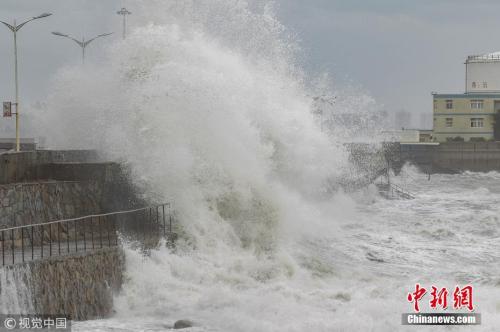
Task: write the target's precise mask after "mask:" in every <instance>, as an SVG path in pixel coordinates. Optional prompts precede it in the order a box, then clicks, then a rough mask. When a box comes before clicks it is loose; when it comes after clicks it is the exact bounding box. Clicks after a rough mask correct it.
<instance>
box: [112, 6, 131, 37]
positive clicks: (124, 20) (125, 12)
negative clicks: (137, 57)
mask: <svg viewBox="0 0 500 332" xmlns="http://www.w3.org/2000/svg"><path fill="white" fill-rule="evenodd" d="M116 13H117V14H118V15H122V16H123V39H125V36H126V33H127V15H130V14H132V13H131V12H129V11H128V10H127V8H125V7H123V8H122V9H120V10H119V11H117V12H116Z"/></svg>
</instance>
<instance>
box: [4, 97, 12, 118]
mask: <svg viewBox="0 0 500 332" xmlns="http://www.w3.org/2000/svg"><path fill="white" fill-rule="evenodd" d="M3 116H4V118H7V117H11V116H12V103H11V102H10V101H4V102H3Z"/></svg>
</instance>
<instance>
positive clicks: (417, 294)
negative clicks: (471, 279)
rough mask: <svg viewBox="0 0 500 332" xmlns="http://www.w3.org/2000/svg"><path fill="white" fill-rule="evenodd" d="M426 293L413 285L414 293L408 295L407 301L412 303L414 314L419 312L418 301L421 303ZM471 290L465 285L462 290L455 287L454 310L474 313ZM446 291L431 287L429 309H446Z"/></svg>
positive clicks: (418, 285)
mask: <svg viewBox="0 0 500 332" xmlns="http://www.w3.org/2000/svg"><path fill="white" fill-rule="evenodd" d="M426 293H427V289H425V288H424V287H422V286H420V284H416V285H415V291H414V292H411V293H408V295H407V300H408V302H410V303H413V309H414V310H415V312H420V306H419V301H421V300H422V299H423V298H424V296H425V295H426ZM472 293H473V288H472V286H470V285H467V286H465V287H463V288H460V287H459V286H456V287H455V290H454V292H453V308H454V309H455V310H460V309H462V308H467V309H468V310H469V311H474V304H473V299H472ZM448 294H449V292H448V289H447V288H446V287H443V288H438V287H436V286H434V285H433V286H431V292H430V296H431V299H430V300H429V306H430V307H431V309H438V308H441V309H443V310H446V309H447V308H448Z"/></svg>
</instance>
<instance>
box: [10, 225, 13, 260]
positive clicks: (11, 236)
mask: <svg viewBox="0 0 500 332" xmlns="http://www.w3.org/2000/svg"><path fill="white" fill-rule="evenodd" d="M10 233H11V241H10V242H11V248H12V264H14V229H11V232H10Z"/></svg>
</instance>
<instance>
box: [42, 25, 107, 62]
mask: <svg viewBox="0 0 500 332" xmlns="http://www.w3.org/2000/svg"><path fill="white" fill-rule="evenodd" d="M52 34H53V35H55V36H59V37H65V38H69V39H71V40H73V41H74V42H75V43H77V44H78V46H80V47H81V48H82V63H85V48H86V47H87V46H88V44H90V43H91V42H92V41H94V40H96V39H97V38H100V37H105V36H109V35H111V34H113V33H112V32H110V33H103V34H100V35H97V36H95V37H94V38H91V39H89V40H85V37H82V40H78V39H76V38H73V37H71V36H70V35H66V34H64V33H60V32H52Z"/></svg>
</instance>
